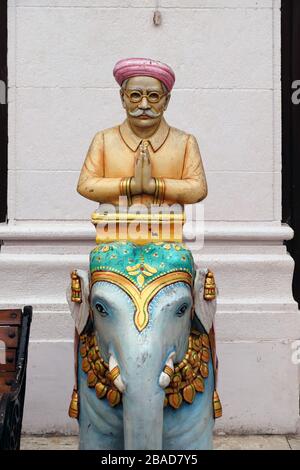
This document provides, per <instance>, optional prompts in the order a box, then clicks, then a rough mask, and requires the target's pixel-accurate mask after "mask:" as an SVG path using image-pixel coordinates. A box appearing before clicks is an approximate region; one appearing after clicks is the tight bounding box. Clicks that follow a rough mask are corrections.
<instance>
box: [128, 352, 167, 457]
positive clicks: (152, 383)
mask: <svg viewBox="0 0 300 470" xmlns="http://www.w3.org/2000/svg"><path fill="white" fill-rule="evenodd" d="M135 359H136V360H134V361H132V362H131V364H132V365H137V364H138V366H137V367H131V366H129V368H128V366H127V370H126V376H125V381H126V390H125V392H124V394H123V419H124V439H125V442H124V444H125V449H126V450H160V449H162V444H163V438H162V435H163V413H164V397H165V393H164V390H163V388H162V387H161V385H160V383H159V381H160V380H159V378H160V374H161V361H158V360H154V361H153V359H154V358H153V356H152V358H151V354H149V356H148V357H147V354H145V355H142V358H141V356H140V357H139V358H135Z"/></svg>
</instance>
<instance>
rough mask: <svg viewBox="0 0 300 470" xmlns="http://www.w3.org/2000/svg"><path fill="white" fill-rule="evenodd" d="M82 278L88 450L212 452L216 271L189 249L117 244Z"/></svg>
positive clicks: (80, 332)
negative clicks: (201, 263) (211, 271)
mask: <svg viewBox="0 0 300 470" xmlns="http://www.w3.org/2000/svg"><path fill="white" fill-rule="evenodd" d="M76 276H77V280H78V281H79V284H78V282H77V291H76V288H75V290H74V289H73V290H72V289H71V288H70V289H69V292H68V302H69V305H70V309H71V313H72V316H73V318H74V321H75V327H76V336H77V338H78V347H77V343H76V362H77V378H76V382H77V384H76V387H75V389H74V392H73V399H72V401H71V406H70V416H73V417H77V418H78V422H79V428H80V444H79V448H80V449H94V450H100V449H101V450H104V449H105V450H116V449H126V450H129V449H134V450H138V449H143V450H150V449H151V450H160V449H168V450H171V449H174V450H183V449H211V448H212V434H213V427H214V419H215V417H218V416H220V414H221V405H220V402H219V400H218V396H217V392H216V390H215V382H216V357H215V347H214V335H213V319H214V314H215V311H216V299H215V295H214V292H213V291H214V288H215V286H214V285H213V280H212V279H213V278H212V274H210V279H208V277H207V276H208V270H207V269H199V268H198V269H196V267H195V263H194V260H193V257H192V254H191V252H190V251H189V250H188V249H187V248H186V247H185V246H184V245H183V244H176V243H163V242H158V243H149V244H146V245H136V244H133V243H131V242H115V243H108V244H99V245H98V246H97V247H96V248H95V249H94V250H93V251H92V252H91V254H90V270H89V272H85V271H81V270H78V271H77V272H76V273H75V277H76ZM206 280H208V284H207V285H205V281H206ZM209 282H210V283H209ZM78 285H79V288H78ZM205 289H207V292H206V294H207V295H206V296H205ZM72 295H73V299H72ZM74 295H75V298H74ZM205 297H206V298H207V299H208V300H206V298H205Z"/></svg>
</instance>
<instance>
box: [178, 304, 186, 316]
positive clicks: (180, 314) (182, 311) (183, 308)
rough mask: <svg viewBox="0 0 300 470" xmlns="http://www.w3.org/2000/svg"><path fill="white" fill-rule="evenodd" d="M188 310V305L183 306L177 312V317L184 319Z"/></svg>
mask: <svg viewBox="0 0 300 470" xmlns="http://www.w3.org/2000/svg"><path fill="white" fill-rule="evenodd" d="M187 309H188V305H187V304H183V305H181V307H180V308H179V309H178V310H177V312H176V315H177V317H183V315H184V314H185V312H186V311H187Z"/></svg>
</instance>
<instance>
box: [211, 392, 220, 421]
mask: <svg viewBox="0 0 300 470" xmlns="http://www.w3.org/2000/svg"><path fill="white" fill-rule="evenodd" d="M213 406H214V417H215V419H216V418H221V416H222V405H221V402H220V398H219V395H218V392H217V390H215V391H214V399H213Z"/></svg>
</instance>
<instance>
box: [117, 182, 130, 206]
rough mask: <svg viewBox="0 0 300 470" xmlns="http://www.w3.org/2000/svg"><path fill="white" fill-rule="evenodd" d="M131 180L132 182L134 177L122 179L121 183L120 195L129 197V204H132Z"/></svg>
mask: <svg viewBox="0 0 300 470" xmlns="http://www.w3.org/2000/svg"><path fill="white" fill-rule="evenodd" d="M131 180H132V177H130V178H122V179H121V181H120V195H121V196H126V197H127V201H128V204H131V203H132V195H131V191H130V183H131Z"/></svg>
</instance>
